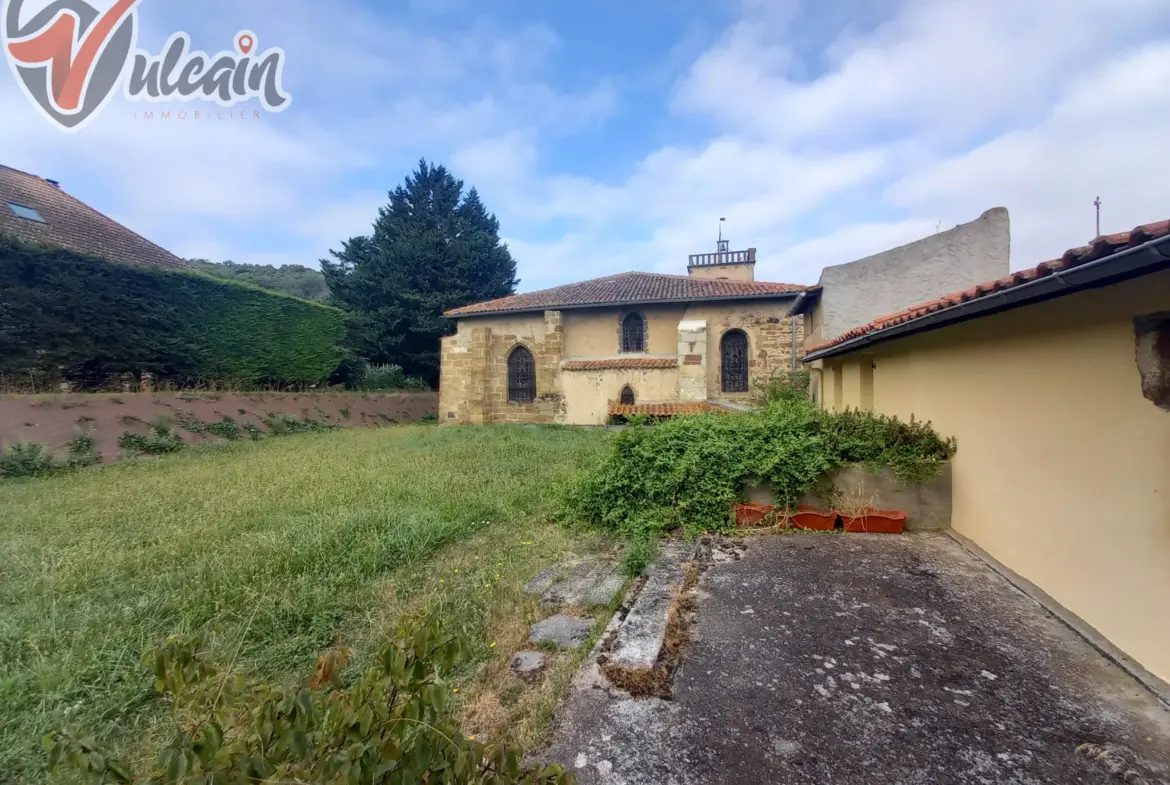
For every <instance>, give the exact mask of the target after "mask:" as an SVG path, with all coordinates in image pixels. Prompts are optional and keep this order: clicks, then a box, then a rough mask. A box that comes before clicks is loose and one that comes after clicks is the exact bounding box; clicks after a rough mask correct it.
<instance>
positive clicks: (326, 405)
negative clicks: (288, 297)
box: [0, 392, 439, 463]
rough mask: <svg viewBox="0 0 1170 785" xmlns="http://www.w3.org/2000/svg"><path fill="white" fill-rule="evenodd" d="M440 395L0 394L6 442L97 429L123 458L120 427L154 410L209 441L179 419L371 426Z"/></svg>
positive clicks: (411, 412) (429, 406)
mask: <svg viewBox="0 0 1170 785" xmlns="http://www.w3.org/2000/svg"><path fill="white" fill-rule="evenodd" d="M438 403H439V395H438V393H435V392H408V393H364V394H362V393H350V394H345V393H341V394H324V393H322V394H305V393H288V394H282V393H256V394H253V395H247V394H234V393H233V394H227V393H223V394H220V393H203V394H199V395H194V394H190V395H185V394H181V393H179V394H166V395H155V394H149V393H127V394H125V395H104V394H103V395H96V394H95V395H84V394H78V395H5V396H0V444H15V443H16V442H20V441H29V442H35V443H37V444H43V445H45V446H46V447H48V448H49V449H50V450H52V451H54V452H58V453H60V452H64V450H65V448H66V447H67V446H68V444H69V441H70V440H71V439H72V438H73V437H74V435H75V434H76V432H77V429H82V430H90V429H92V431H93V432H94V434H95V435H96V437H97V443H98V452H99V453H100V454H101V456H102V460H103V462H107V463H108V462H111V461H114V460H117V458H118V455H119V452H120V450H119V448H118V439H119V438H120V437H121V436H122V434H124V433H126V432H127V431H131V432H133V433H146V432H147V431H148V430H149V423H150V421H151V420H152V419H153V418H155V417H164V418H166V419H167V420H168V421H169V422H170V423H171V425H172V426H173V427H174V429H175V433H177V434H178V435H179V436H180V437H182V439H183V441H185V442H188V443H189V444H204V443H206V442H209V441H218V438H217V437H215V436H212V435H208V434H197V433H191V432H190V431H187V430H185V429H184V428H182V427H181V426H180V424H179V423H180V421H182V420H187V421H190V420H199V421H202V422H218V421H220V420H222V419H223V418H224V417H230V418H231V419H232V421H233V422H235V423H236V425H239V426H241V427H243V426H244V425H245V424H251V425H254V426H256V427H257V428H260V429H262V430H265V431H266V430H267V429H266V428H265V426H264V418H265V417H268V416H270V415H272V414H276V413H278V412H283V413H285V414H289V415H292V416H294V417H297V418H300V419H306V418H312V419H314V420H320V421H322V422H327V423H330V424H333V425H341V426H357V427H361V426H366V427H372V426H376V425H388V424H393V423H400V422H419V421H421V420H422V419H423V418H424V417H426V416H427V415H428V414H433V413H434V412H435V411H436V410H437V409H438Z"/></svg>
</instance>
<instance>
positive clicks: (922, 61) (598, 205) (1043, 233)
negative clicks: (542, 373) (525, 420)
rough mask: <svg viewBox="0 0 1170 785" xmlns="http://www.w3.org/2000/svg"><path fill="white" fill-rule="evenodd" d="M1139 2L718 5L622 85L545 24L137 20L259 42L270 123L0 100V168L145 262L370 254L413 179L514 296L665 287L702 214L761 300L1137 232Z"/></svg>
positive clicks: (1047, 254) (148, 34) (169, 15)
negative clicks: (768, 290) (474, 226)
mask: <svg viewBox="0 0 1170 785" xmlns="http://www.w3.org/2000/svg"><path fill="white" fill-rule="evenodd" d="M1166 7H1167V6H1166V0H1067V2H1064V3H1062V4H1061V7H1060V13H1053V11H1052V6H1051V3H1050V2H1048V1H1047V0H986V2H981V3H971V2H967V1H966V0H872V1H871V0H841V2H838V3H832V4H826V3H818V2H814V1H813V0H742V2H741V3H740V4H739V6H738V10H737V11H736V18H734V19H732V20H731V21H730V22H729V23H728V24H727V26H726V29H724V30H722V31H716V32H715V34H714V35H713V36H711V37H709V38H708V37H706V36H707V33H706V32H705V28H704V27H703V26H702V25H701V24H696V25H692V26H690V27H687V28H686V29H685V30H683V29H680V30H679V36H680V40H678V41H674V42H665V43H664V42H663V41H661V40H658V41H656V44H657V45H658V46H659V51H657V54H655V55H653V56H647V57H646V58H644V60H643V61H642V63H641V65H640V66H639V68H637V69H635V70H636V71H637V73H639V74H643V76H642V77H639V78H628V77H623V76H620V75H615V74H610V73H606V67H607V64H608V63H611V62H616V61H614V60H612V59H607V58H610V57H611V55H610V54H608V53H606V52H605V51H603V50H602V49H598V48H596V47H593V49H591V50H590V51H592V53H593V55H594V58H593V60H591V61H590V63H589V64H588V66H589V67H583V66H582V64H581V63H582V61H581V60H580V56H581V55H580V53H581V50H582V49H583V48H589V46H588V42H585V41H583V40H578V39H577V38H576V37H575V36H576V35H577V34H578V31H576V30H574V29H571V28H567V27H558V26H557V24H556V15H555V14H553V13H549V14H546V15H544V17H543V18H541V19H529V20H521V21H520V22H518V23H515V24H511V25H509V26H508V27H504V26H503V23H502V22H500V21H498V20H496V19H492V18H490V17H488V15H486V14H481V13H480V12H478V11H477V10H476V8H477V7H476V6H474V5H472V4H470V3H467V2H465V0H416V2H414V3H413V4H403V5H402V7H401V8H398V9H397V10H395V11H394V12H393V13H391V12H388V11H386V10H384V9H383V8H382V7H380V6H371V5H364V4H363V3H362V2H360V0H340V2H339V3H334V4H321V3H317V2H313V1H312V0H253V1H252V2H249V3H247V4H240V3H237V2H232V0H207V8H206V11H205V12H202V13H200V14H198V15H195V14H191V13H190V12H188V11H186V10H184V9H185V7H184V6H173V5H172V6H168V5H163V4H158V5H157V6H155V5H150V6H148V8H147V9H144V10H143V13H142V19H143V20H144V28H143V41H142V43H143V45H144V46H150V45H157V44H158V43H161V40H162V39H163V38H164V37H165V35H166V34H167V33H168V32H170V31H171V30H174V29H178V28H183V27H185V26H186V29H188V31H189V32H191V34H192V35H193V36H194V37H195V39H196V43H199V44H201V45H206V46H207V47H215V46H218V45H219V44H220V42H221V40H228V39H229V37H230V36H231V35H232V34H234V32H235V31H236V30H238V29H241V28H243V27H250V28H252V29H254V30H255V31H256V32H257V34H258V35H259V37H260V38H261V41H262V45H265V44H271V45H276V44H279V45H281V46H283V47H284V48H285V50H286V52H287V53H288V57H289V67H288V69H287V71H286V73H287V75H288V87H289V89H290V90H291V91H292V92H293V94H294V96H295V98H294V105H293V107H292V108H291V109H290V110H289V111H288V112H285V113H282V114H281V115H278V116H266V117H264V118H263V119H262V120H261V121H259V122H255V123H243V122H241V123H240V124H238V125H236V124H232V123H219V122H210V123H202V124H194V123H188V124H187V125H178V124H171V125H169V126H164V125H161V124H160V123H158V122H154V123H143V122H141V121H139V122H135V120H134V117H133V112H134V110H135V108H139V109H141V108H142V106H141V105H139V106H137V107H136V106H134V105H130V104H126V103H125V102H115V103H113V104H111V105H110V106H109V107H108V108H107V109H106V110H105V113H104V114H103V116H102V117H100V118H98V120H97V121H96V122H95V123H94V124H93V126H91V127H90V128H89V129H87V130H86V131H85V132H84V133H83V134H78V135H76V136H72V137H65V136H63V135H61V134H58V133H56V132H54V131H53V130H52V129H51V128H49V126H48V125H47V124H46V123H45V121H43V120H42V119H41V118H39V117H38V116H36V115H35V114H34V113H33V110H32V108H31V106H29V105H28V104H27V101H24V100H23V98H21V97H20V95H19V94H18V93H16V92H15V89H16V88H15V85H14V84H13V83H12V82H11V80H0V105H3V106H5V107H9V106H14V107H17V111H16V112H15V113H14V121H12V122H8V121H7V118H6V122H5V123H3V124H0V149H2V150H4V153H3V156H4V162H5V163H9V164H11V165H15V166H19V167H21V168H26V169H31V170H33V171H37V172H40V173H43V174H46V175H47V176H53V177H58V178H60V179H62V180H63V182H64V184H65V186H66V188H68V189H69V190H71V191H72V192H73V193H75V194H77V195H78V196H80V197H82V198H84V199H86V200H87V201H89V202H91V203H93V204H94V205H95V206H98V207H99V208H101V209H103V210H104V211H106V212H109V213H110V214H111V215H113V216H114V217H116V218H118V219H119V220H123V221H125V222H126V223H128V224H129V225H130V226H132V227H134V228H136V229H138V230H139V231H142V232H143V233H145V234H147V235H148V236H150V237H152V239H155V240H156V241H158V242H160V243H162V244H163V245H168V246H170V247H172V248H175V249H191V251H192V252H194V251H197V250H200V249H202V250H203V251H206V252H205V253H203V252H201V253H200V254H199V255H205V256H210V255H212V254H218V255H219V256H221V257H222V258H234V259H237V260H248V259H261V258H263V259H280V258H287V259H289V260H290V261H298V262H300V263H312V262H313V261H314V260H315V259H317V258H320V257H321V256H324V255H325V254H326V252H327V250H328V249H329V248H331V247H338V245H339V244H340V241H341V240H342V239H345V238H348V237H349V236H351V235H353V234H357V233H364V232H366V231H368V230H369V226H370V224H371V223H372V221H373V220H374V218H375V216H376V213H377V208H378V207H379V206H380V205H381V204H384V203H385V200H386V191H387V190H388V189H390V188H393V187H394V186H395V185H397V184H398V183H399V182H401V179H402V177H403V175H404V174H405V173H406V172H408V171H409V170H410V169H411V168H412V167H413V166H414V164H415V162H416V161H417V159H418V158H419V156H420V155H425V156H426V157H428V158H430V159H432V160H438V161H445V162H446V163H448V164H449V166H450V168H451V169H452V171H453V172H454V173H455V175H456V176H457V177H460V178H462V179H464V180H465V181H466V183H467V184H468V185H476V186H477V187H479V189H480V191H481V193H482V195H483V198H484V200H485V203H486V204H487V205H488V207H489V209H491V210H493V211H495V212H496V213H497V215H498V216H499V218H500V220H501V224H502V229H503V232H504V234H505V235H506V237H507V239H508V242H509V244H510V247H511V248H512V251H513V255H514V256H515V257H516V258H517V260H518V262H519V266H520V275H521V278H522V279H523V280H524V288H534V287H542V286H551V285H555V284H558V283H564V282H566V281H569V280H576V279H581V278H585V277H589V276H593V275H602V274H607V273H612V272H616V271H620V270H625V269H644V270H656V271H659V272H675V273H682V272H685V264H686V256H687V255H688V254H690V253H696V252H700V251H704V250H708V249H710V248H711V247H712V246H713V243H714V239H715V234H716V232H717V228H718V219H719V217H720V216H726V217H727V218H728V222H727V224H726V229H727V231H728V233H729V235H730V236H731V237H732V240H733V243H734V244H735V245H737V246H741V247H746V246H754V247H757V248H758V249H759V252H760V260H761V261H760V263H759V268H758V271H757V274H758V275H759V276H760V277H761V278H772V279H778V280H788V281H793V282H797V283H811V282H813V281H815V280H816V279H817V276H818V274H819V271H820V268H821V267H823V266H825V265H828V264H836V263H841V262H846V261H849V260H851V259H854V258H859V257H862V256H866V255H869V254H872V253H875V252H878V251H881V250H883V249H885V248H888V247H892V246H895V245H899V244H902V243H905V242H909V241H911V240H914V239H918V238H920V237H923V236H926V235H928V234H931V233H933V232H934V231H935V230H936V228H938V227H940V226H941V227H943V228H945V227H948V226H953V225H954V224H958V223H962V222H965V221H970V220H972V219H974V218H975V217H977V216H978V215H979V214H980V213H982V212H983V211H984V210H985V209H987V208H989V207H992V206H996V205H1004V206H1006V207H1008V209H1009V210H1010V212H1011V215H1012V236H1013V256H1014V261H1013V265H1014V266H1015V267H1022V266H1030V265H1032V264H1035V263H1036V262H1037V261H1040V260H1042V259H1045V258H1051V257H1054V256H1057V255H1059V254H1060V253H1061V252H1062V251H1063V250H1064V249H1065V248H1066V247H1069V246H1071V245H1075V244H1079V243H1082V242H1084V241H1085V240H1087V239H1088V237H1089V236H1090V234H1091V232H1092V227H1093V224H1092V219H1093V210H1092V200H1093V198H1094V197H1096V196H1098V195H1099V196H1101V198H1102V200H1103V202H1104V208H1103V221H1104V227H1103V228H1104V229H1105V230H1106V231H1110V230H1116V229H1123V228H1130V227H1132V226H1133V225H1135V224H1137V223H1141V222H1145V221H1150V220H1156V219H1159V218H1162V217H1165V215H1164V214H1165V213H1166V210H1165V209H1163V208H1159V206H1158V205H1159V204H1161V203H1162V192H1163V190H1164V188H1163V185H1162V180H1163V179H1164V178H1163V176H1162V175H1161V173H1162V172H1164V171H1165V170H1166V165H1167V163H1170V161H1168V156H1170V152H1168V151H1167V148H1166V144H1165V125H1166V120H1165V118H1167V117H1170V91H1167V90H1166V89H1165V87H1164V86H1165V85H1166V84H1167V83H1168V77H1170V29H1168V20H1170V17H1167V16H1165V14H1164V13H1163V12H1164V11H1165V9H1166ZM155 9H158V10H155ZM188 23H191V24H192V25H194V26H193V27H192V26H189V25H188ZM440 24H441V25H443V26H439V25H440ZM155 39H157V40H155ZM648 40H649V39H648ZM204 41H206V42H207V43H206V44H202V42H204ZM152 42H153V43H152ZM570 62H571V63H573V65H571V66H570V65H567V63H570ZM647 75H653V78H650V76H647ZM639 79H640V81H639ZM212 258H215V257H214V256H213V257H212Z"/></svg>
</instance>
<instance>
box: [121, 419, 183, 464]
mask: <svg viewBox="0 0 1170 785" xmlns="http://www.w3.org/2000/svg"><path fill="white" fill-rule="evenodd" d="M118 446H119V447H121V448H122V449H123V450H124V451H125V452H126V453H128V454H130V455H166V454H168V453H173V452H178V451H179V450H181V449H183V440H182V439H180V438H179V435H178V434H177V433H175V431H174V429H173V428H171V425H170V423H168V422H167V420H166V418H165V417H163V416H161V415H159V416H157V417H152V418H151V419H150V433H147V434H141V433H132V432H130V431H127V432H126V433H124V434H122V436H121V437H119V439H118Z"/></svg>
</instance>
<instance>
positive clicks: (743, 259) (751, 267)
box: [687, 240, 756, 281]
mask: <svg viewBox="0 0 1170 785" xmlns="http://www.w3.org/2000/svg"><path fill="white" fill-rule="evenodd" d="M728 247H729V246H728V241H727V240H720V241H719V245H718V249H719V250H717V251H716V252H715V253H693V254H691V256H690V259H689V261H688V263H687V275H689V276H690V277H692V278H705V279H707V280H725V281H754V280H756V249H755V248H748V249H747V250H746V251H731V250H728Z"/></svg>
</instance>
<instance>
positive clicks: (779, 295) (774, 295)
mask: <svg viewBox="0 0 1170 785" xmlns="http://www.w3.org/2000/svg"><path fill="white" fill-rule="evenodd" d="M802 292H803V290H797V291H794V292H760V293H759V294H719V295H713V296H711V297H674V298H671V299H668V300H623V301H622V302H618V303H612V302H611V303H574V304H573V305H547V306H540V307H533V308H509V309H507V310H500V311H472V312H471V313H451V312H450V311H448V312H447V313H444V314H443V316H445V317H446V318H448V319H470V318H472V317H475V316H509V315H513V314H518V313H541V312H544V311H572V310H580V309H582V308H628V307H629V306H631V305H682V304H684V303H708V302H727V301H729V300H784V299H788V298H794V297H797V296H799V295H800V294H802Z"/></svg>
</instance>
